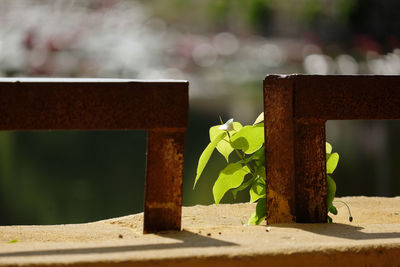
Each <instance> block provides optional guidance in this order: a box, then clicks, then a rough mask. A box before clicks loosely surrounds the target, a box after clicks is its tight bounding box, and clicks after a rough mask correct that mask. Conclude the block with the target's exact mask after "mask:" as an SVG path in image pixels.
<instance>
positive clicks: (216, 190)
mask: <svg viewBox="0 0 400 267" xmlns="http://www.w3.org/2000/svg"><path fill="white" fill-rule="evenodd" d="M249 172H250V170H249V168H247V167H246V166H245V167H242V164H240V163H231V164H228V166H226V167H225V169H223V170H222V171H221V172H220V174H219V176H218V178H217V181H215V184H214V187H213V195H214V201H215V204H217V205H218V203H219V202H220V201H221V199H222V197H223V196H224V195H225V193H226V192H227V191H228V190H229V189H232V188H236V187H238V186H240V185H241V184H242V183H243V180H244V177H245V176H246V174H248V173H249Z"/></svg>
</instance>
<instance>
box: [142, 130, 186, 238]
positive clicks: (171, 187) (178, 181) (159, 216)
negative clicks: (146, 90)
mask: <svg viewBox="0 0 400 267" xmlns="http://www.w3.org/2000/svg"><path fill="white" fill-rule="evenodd" d="M184 138H185V129H173V130H171V129H166V130H162V129H156V130H150V131H149V132H148V140H147V142H148V143H147V151H148V157H147V167H146V177H147V178H146V191H145V207H144V210H145V215H144V229H143V231H144V232H145V233H151V232H156V231H162V230H180V228H181V216H182V214H181V208H182V181H183V162H184V161H183V159H184ZM161 203H163V204H161Z"/></svg>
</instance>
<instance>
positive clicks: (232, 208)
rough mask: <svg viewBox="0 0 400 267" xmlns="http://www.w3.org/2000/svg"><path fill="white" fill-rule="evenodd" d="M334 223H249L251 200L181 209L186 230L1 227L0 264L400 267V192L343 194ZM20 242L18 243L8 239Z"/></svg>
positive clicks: (118, 224)
mask: <svg viewBox="0 0 400 267" xmlns="http://www.w3.org/2000/svg"><path fill="white" fill-rule="evenodd" d="M341 200H344V201H346V202H348V204H349V205H350V206H351V209H352V213H353V217H354V221H353V222H352V223H350V222H349V221H348V215H347V211H346V209H345V207H344V206H342V205H341V204H338V207H339V215H338V216H334V222H335V223H333V224H281V225H273V226H271V228H270V231H268V229H267V227H266V226H265V225H261V226H243V225H242V222H246V221H247V218H248V216H249V215H250V214H251V213H252V212H253V211H254V205H252V204H234V205H219V206H218V207H216V206H215V205H212V206H195V207H185V208H183V221H182V225H183V231H181V232H165V233H160V234H149V235H143V234H142V230H143V229H142V225H143V214H135V215H130V216H125V217H121V218H115V219H109V220H104V221H98V222H94V223H87V224H74V225H51V226H1V227H0V266H49V265H58V266H138V265H140V266H156V265H160V264H161V263H162V265H163V266H191V267H194V266H206V265H209V266H211V265H213V266H244V265H246V266H250V265H257V266H260V265H261V264H262V265H267V266H280V267H282V266H367V265H368V266H400V197H396V198H367V197H347V198H342V199H341ZM14 239H17V240H18V242H16V243H8V242H9V241H11V240H14Z"/></svg>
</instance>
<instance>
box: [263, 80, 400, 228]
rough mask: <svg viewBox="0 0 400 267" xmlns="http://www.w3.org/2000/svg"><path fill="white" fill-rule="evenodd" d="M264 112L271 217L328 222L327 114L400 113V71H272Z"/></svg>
mask: <svg viewBox="0 0 400 267" xmlns="http://www.w3.org/2000/svg"><path fill="white" fill-rule="evenodd" d="M264 112H265V139H266V141H265V144H266V150H265V151H266V170H267V183H266V192H267V214H268V215H267V218H268V223H285V222H290V221H291V220H290V218H291V216H292V218H294V217H295V220H296V222H326V221H327V203H326V198H327V189H326V158H325V157H326V154H325V122H326V120H359V119H364V120H371V119H386V120H388V119H400V76H370V75H365V76H362V75H360V76H343V75H328V76H321V75H289V76H279V75H270V76H267V77H266V78H265V81H264ZM277 196H278V197H277ZM294 196H295V197H294ZM288 207H289V208H288ZM292 221H293V219H292Z"/></svg>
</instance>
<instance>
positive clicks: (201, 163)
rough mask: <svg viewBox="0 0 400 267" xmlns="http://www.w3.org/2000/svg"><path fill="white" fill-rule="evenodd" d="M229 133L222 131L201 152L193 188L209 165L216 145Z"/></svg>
mask: <svg viewBox="0 0 400 267" xmlns="http://www.w3.org/2000/svg"><path fill="white" fill-rule="evenodd" d="M226 135H227V133H226V132H221V133H220V134H219V135H218V136H217V137H216V138H214V139H213V140H212V141H211V142H210V143H209V144H208V146H207V147H206V149H204V151H203V153H201V156H200V159H199V163H198V164H197V174H196V179H195V180H194V185H193V188H194V187H195V186H196V183H197V181H198V180H199V178H200V175H201V173H202V172H203V170H204V168H205V167H206V165H207V162H208V160H209V159H210V157H211V154H212V153H213V151H214V148H215V146H216V145H217V144H218V143H219V142H220V141H221V140H222V139H223V138H224V137H225V136H226Z"/></svg>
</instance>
